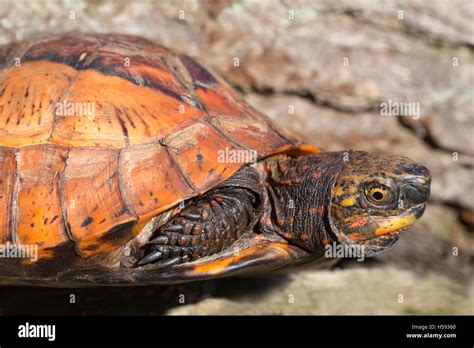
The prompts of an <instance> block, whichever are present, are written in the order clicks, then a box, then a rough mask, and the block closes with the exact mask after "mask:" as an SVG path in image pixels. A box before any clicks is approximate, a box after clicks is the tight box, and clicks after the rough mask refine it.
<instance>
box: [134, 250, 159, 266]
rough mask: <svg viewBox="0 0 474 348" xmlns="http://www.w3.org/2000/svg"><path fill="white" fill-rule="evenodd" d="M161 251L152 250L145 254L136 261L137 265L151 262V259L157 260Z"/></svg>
mask: <svg viewBox="0 0 474 348" xmlns="http://www.w3.org/2000/svg"><path fill="white" fill-rule="evenodd" d="M162 254H163V253H162V252H161V251H154V252H152V253H150V254H148V255H147V256H145V257H144V258H143V259H141V260H140V261H138V262H137V266H144V265H146V264H148V263H151V262H153V261H156V260H158V259H159V258H160V257H161V255H162Z"/></svg>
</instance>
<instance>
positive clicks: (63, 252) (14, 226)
mask: <svg viewBox="0 0 474 348" xmlns="http://www.w3.org/2000/svg"><path fill="white" fill-rule="evenodd" d="M430 181H431V178H430V172H429V170H428V169H427V168H426V167H424V166H423V165H421V164H419V163H417V162H415V161H413V160H411V159H409V158H406V157H402V156H395V155H377V154H371V153H368V152H365V151H356V150H346V151H325V150H323V148H320V147H318V146H313V145H309V144H306V143H305V142H302V141H301V140H299V138H298V137H297V136H295V135H294V134H292V133H290V132H289V131H286V130H284V129H282V128H280V127H278V126H277V125H276V124H274V123H273V122H272V121H271V120H270V119H269V118H268V117H266V116H265V115H263V114H261V113H260V112H258V111H257V110H256V109H254V108H253V107H251V106H250V105H249V104H248V103H247V102H246V101H245V100H244V99H243V98H242V97H241V96H240V94H239V93H238V92H236V91H235V90H233V89H232V87H231V86H230V85H229V84H228V83H226V82H225V81H224V80H223V79H222V78H220V77H218V76H217V74H215V73H214V72H212V71H211V70H210V69H208V68H206V67H204V65H202V64H200V63H198V61H197V60H196V59H194V58H192V57H191V56H189V55H186V54H181V53H177V52H174V51H173V50H171V49H169V48H166V47H164V46H162V45H159V44H156V43H154V42H153V41H151V40H148V39H145V38H141V37H137V36H131V35H125V34H87V33H75V32H72V33H63V34H56V35H47V36H44V35H43V36H37V37H33V38H30V39H26V40H23V41H16V42H12V43H10V44H7V45H4V46H2V48H1V49H0V212H1V214H0V241H1V243H2V248H1V250H0V252H1V255H2V256H3V257H2V258H0V282H1V283H2V284H36V285H44V286H53V287H54V286H57V287H58V286H96V285H139V284H169V283H179V282H187V281H195V280H205V279H212V278H218V277H227V276H236V275H253V274H262V273H270V272H274V271H276V270H280V269H291V267H290V266H298V265H303V264H307V265H313V264H315V265H316V264H318V263H321V262H322V263H324V261H330V260H333V259H338V257H335V256H334V255H332V256H331V255H329V254H330V253H328V251H331V250H332V251H334V250H335V248H337V247H338V246H344V247H351V248H354V250H356V249H357V250H359V251H360V252H361V253H362V254H363V255H364V256H367V257H371V256H375V255H378V254H380V253H382V252H384V251H386V250H389V249H390V248H391V247H392V246H393V245H394V244H395V242H396V241H397V240H398V239H399V237H400V235H401V233H402V232H403V231H405V230H406V229H407V228H408V227H409V226H410V225H412V224H413V223H414V222H415V221H416V220H417V219H418V218H420V217H421V215H422V214H423V212H424V210H425V207H426V204H427V200H428V198H429V195H430ZM331 248H332V249H331ZM315 267H316V266H315Z"/></svg>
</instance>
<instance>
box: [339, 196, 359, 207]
mask: <svg viewBox="0 0 474 348" xmlns="http://www.w3.org/2000/svg"><path fill="white" fill-rule="evenodd" d="M356 202H357V200H356V198H355V196H350V197H347V198H344V199H343V200H342V201H341V205H342V206H344V207H350V206H352V205H354V204H356Z"/></svg>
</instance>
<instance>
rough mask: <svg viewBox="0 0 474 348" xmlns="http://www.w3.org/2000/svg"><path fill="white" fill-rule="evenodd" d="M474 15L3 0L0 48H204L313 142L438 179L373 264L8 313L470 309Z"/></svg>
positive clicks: (112, 291)
mask: <svg viewBox="0 0 474 348" xmlns="http://www.w3.org/2000/svg"><path fill="white" fill-rule="evenodd" d="M473 19H474V2H473V1H445V0H435V1H372V0H366V1H363V0H358V1H344V0H333V1H314V0H313V1H310V0H295V1H290V0H288V1H284V0H281V1H273V0H260V1H259V0H248V1H230V0H228V1H227V0H222V1H210V0H208V1H206V0H203V1H197V0H196V1H195V0H185V1H106V0H104V1H52V0H36V1H19V0H0V44H6V43H8V42H10V41H13V40H19V39H24V38H27V37H28V36H30V35H33V34H36V33H38V32H43V33H45V32H46V33H47V32H51V33H58V32H65V31H84V32H117V33H128V34H137V35H141V36H143V37H146V38H148V39H151V40H153V41H155V42H158V43H161V44H164V45H165V46H168V47H170V48H172V49H174V50H176V51H179V52H183V53H186V54H189V55H192V56H194V57H196V58H197V59H198V60H199V61H200V62H201V63H203V64H204V65H206V66H208V67H211V68H212V69H213V70H214V71H215V72H217V73H218V74H219V75H221V76H222V77H223V78H225V79H226V80H227V81H228V82H229V83H230V84H231V85H232V86H233V87H235V88H236V89H237V90H239V91H240V92H241V93H242V94H243V95H244V97H245V99H246V100H247V101H248V102H249V103H250V104H251V105H253V106H254V107H255V108H256V109H258V110H259V111H261V112H262V113H264V114H266V115H268V116H269V117H270V118H272V119H273V120H274V121H275V122H276V123H277V124H279V125H280V126H281V127H284V128H286V129H288V130H290V131H292V132H294V133H297V134H299V135H300V136H301V137H302V138H303V139H304V140H305V141H306V142H308V143H313V144H315V145H318V146H321V147H324V148H325V149H328V150H343V149H359V150H366V151H371V152H377V153H387V154H400V155H406V156H409V157H411V158H412V159H415V160H417V161H419V162H421V163H423V164H424V165H426V166H427V167H428V168H429V169H430V170H431V173H432V175H433V185H432V200H431V204H430V205H429V206H428V208H427V210H426V212H425V215H424V216H423V218H422V219H421V220H420V221H419V222H418V223H417V224H416V225H415V226H414V227H413V228H411V230H409V231H408V232H407V233H405V235H404V236H403V237H402V239H401V240H400V242H399V243H398V244H397V245H396V247H395V248H394V249H393V250H391V251H389V252H387V253H385V254H383V255H381V256H379V257H376V258H373V259H370V260H367V261H365V262H363V263H360V262H356V261H351V260H346V261H343V262H341V263H339V264H338V265H336V266H335V267H334V268H333V269H330V270H315V269H311V268H309V269H308V268H306V269H305V268H303V269H292V270H290V271H288V272H286V273H278V274H271V275H268V276H265V277H257V278H244V279H235V278H233V279H222V280H216V281H207V282H200V283H192V284H184V285H179V286H155V287H136V288H91V289H47V288H36V287H1V288H0V313H1V314H77V313H80V314H105V313H106V314H473V313H474V277H473V268H472V265H473V254H474V243H473V241H474V232H473V227H474V175H473V167H474V102H473V101H474V99H473V90H474V88H473V87H474V69H473V68H474V49H473V48H474V27H473V24H472V23H473V22H474V21H473ZM389 101H392V102H398V103H402V102H410V103H419V106H420V115H419V116H420V117H419V118H418V117H410V116H399V117H397V116H382V115H381V112H380V106H381V103H388V102H389ZM71 295H74V296H71ZM72 299H74V301H72ZM71 302H73V303H71Z"/></svg>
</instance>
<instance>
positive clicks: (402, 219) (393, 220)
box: [371, 203, 426, 239]
mask: <svg viewBox="0 0 474 348" xmlns="http://www.w3.org/2000/svg"><path fill="white" fill-rule="evenodd" d="M425 209H426V203H420V204H417V205H415V206H413V207H411V208H410V209H408V210H406V211H404V212H403V213H402V214H400V215H396V216H388V217H386V216H380V217H373V218H372V221H373V224H374V226H375V229H374V231H373V236H372V238H378V237H380V236H384V235H388V234H389V235H398V234H400V232H403V231H405V230H406V229H407V228H408V227H410V226H411V225H413V223H414V222H415V221H416V220H418V219H419V218H420V217H421V216H422V215H423V213H424V212H425ZM372 238H371V239H372Z"/></svg>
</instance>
